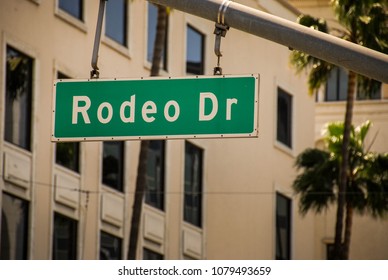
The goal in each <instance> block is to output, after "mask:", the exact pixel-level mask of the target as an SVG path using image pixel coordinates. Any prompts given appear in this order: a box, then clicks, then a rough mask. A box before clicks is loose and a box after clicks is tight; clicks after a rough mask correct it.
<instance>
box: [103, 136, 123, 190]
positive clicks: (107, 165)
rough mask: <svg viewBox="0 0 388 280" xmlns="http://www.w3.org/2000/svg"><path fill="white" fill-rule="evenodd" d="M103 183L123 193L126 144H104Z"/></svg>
mask: <svg viewBox="0 0 388 280" xmlns="http://www.w3.org/2000/svg"><path fill="white" fill-rule="evenodd" d="M103 150H104V151H103V159H102V183H103V184H105V185H107V186H109V187H112V188H114V189H116V190H118V191H123V172H124V142H104V143H103Z"/></svg>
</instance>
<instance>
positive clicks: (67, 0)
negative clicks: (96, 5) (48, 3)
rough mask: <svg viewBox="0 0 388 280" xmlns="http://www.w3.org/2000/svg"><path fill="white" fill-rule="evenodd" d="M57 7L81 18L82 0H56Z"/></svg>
mask: <svg viewBox="0 0 388 280" xmlns="http://www.w3.org/2000/svg"><path fill="white" fill-rule="evenodd" d="M58 7H59V8H60V9H61V10H63V11H65V12H66V13H68V14H69V15H71V16H73V17H75V18H77V19H79V20H81V21H82V20H83V0H58Z"/></svg>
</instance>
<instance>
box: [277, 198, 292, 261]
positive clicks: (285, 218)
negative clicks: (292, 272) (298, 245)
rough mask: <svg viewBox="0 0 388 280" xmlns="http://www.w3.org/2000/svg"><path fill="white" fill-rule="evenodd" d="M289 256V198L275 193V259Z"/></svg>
mask: <svg viewBox="0 0 388 280" xmlns="http://www.w3.org/2000/svg"><path fill="white" fill-rule="evenodd" d="M290 258H291V200H290V199H289V198H287V197H285V196H284V195H281V194H279V193H277V194H276V259H277V260H289V259H290Z"/></svg>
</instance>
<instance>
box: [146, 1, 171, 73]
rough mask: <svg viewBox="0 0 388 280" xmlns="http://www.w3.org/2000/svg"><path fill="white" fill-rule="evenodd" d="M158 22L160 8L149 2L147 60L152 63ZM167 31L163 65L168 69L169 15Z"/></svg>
mask: <svg viewBox="0 0 388 280" xmlns="http://www.w3.org/2000/svg"><path fill="white" fill-rule="evenodd" d="M157 22H158V8H157V6H156V5H154V4H152V3H150V2H149V3H148V24H147V26H148V32H147V61H148V62H150V63H152V58H153V54H154V46H155V38H156V26H157ZM165 24H166V29H165V31H166V33H165V40H164V47H163V58H162V67H163V69H164V70H167V46H168V44H167V43H168V42H167V39H168V36H167V35H168V17H166V22H165Z"/></svg>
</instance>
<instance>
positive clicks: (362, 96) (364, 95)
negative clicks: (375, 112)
mask: <svg viewBox="0 0 388 280" xmlns="http://www.w3.org/2000/svg"><path fill="white" fill-rule="evenodd" d="M379 99H381V84H379V85H376V86H375V87H374V88H373V89H372V90H371V91H370V92H367V91H365V90H361V89H360V88H357V100H379Z"/></svg>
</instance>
